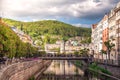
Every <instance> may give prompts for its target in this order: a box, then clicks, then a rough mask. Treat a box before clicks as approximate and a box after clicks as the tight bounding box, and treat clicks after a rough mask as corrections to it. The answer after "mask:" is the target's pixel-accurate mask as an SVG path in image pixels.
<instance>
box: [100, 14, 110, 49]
mask: <svg viewBox="0 0 120 80" xmlns="http://www.w3.org/2000/svg"><path fill="white" fill-rule="evenodd" d="M101 29H102V50H105V51H106V50H107V47H106V46H105V44H104V42H106V41H108V40H109V27H108V15H105V16H104V17H103V19H102V27H101ZM100 34H101V33H100Z"/></svg>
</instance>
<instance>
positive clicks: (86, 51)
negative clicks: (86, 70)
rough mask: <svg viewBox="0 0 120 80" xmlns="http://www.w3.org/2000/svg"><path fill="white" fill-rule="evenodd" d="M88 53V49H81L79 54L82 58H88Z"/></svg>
mask: <svg viewBox="0 0 120 80" xmlns="http://www.w3.org/2000/svg"><path fill="white" fill-rule="evenodd" d="M88 52H89V49H87V48H84V49H81V50H80V54H81V55H82V56H83V57H88Z"/></svg>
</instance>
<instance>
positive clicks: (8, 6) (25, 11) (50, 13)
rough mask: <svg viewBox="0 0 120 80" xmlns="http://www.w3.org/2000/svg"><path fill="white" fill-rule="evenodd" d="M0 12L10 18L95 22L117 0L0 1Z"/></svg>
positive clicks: (117, 0)
mask: <svg viewBox="0 0 120 80" xmlns="http://www.w3.org/2000/svg"><path fill="white" fill-rule="evenodd" d="M1 2H2V3H1V8H0V9H1V12H2V13H3V16H5V17H11V18H26V17H29V18H33V19H37V20H38V19H44V18H54V19H57V18H60V17H64V18H80V19H86V20H87V19H89V20H96V19H97V18H100V17H102V16H103V15H104V14H105V13H107V12H109V10H110V9H111V8H113V6H115V5H116V3H117V2H119V0H1Z"/></svg>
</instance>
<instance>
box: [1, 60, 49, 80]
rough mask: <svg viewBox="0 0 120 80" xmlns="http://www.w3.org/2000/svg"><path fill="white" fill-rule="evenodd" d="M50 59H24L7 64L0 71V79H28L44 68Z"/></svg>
mask: <svg viewBox="0 0 120 80" xmlns="http://www.w3.org/2000/svg"><path fill="white" fill-rule="evenodd" d="M49 64H50V61H42V60H35V61H26V62H20V63H15V64H12V65H9V66H7V67H6V68H4V69H3V70H2V71H1V72H0V80H28V79H29V78H30V77H31V76H33V75H36V74H37V73H39V72H40V71H43V69H45V68H46V66H48V65H49Z"/></svg>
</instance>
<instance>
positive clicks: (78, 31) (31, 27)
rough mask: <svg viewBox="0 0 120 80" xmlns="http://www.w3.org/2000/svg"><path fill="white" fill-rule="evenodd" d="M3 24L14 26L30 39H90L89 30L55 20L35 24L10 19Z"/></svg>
mask: <svg viewBox="0 0 120 80" xmlns="http://www.w3.org/2000/svg"><path fill="white" fill-rule="evenodd" d="M4 22H5V23H7V24H9V25H11V26H16V27H18V28H19V29H21V30H22V31H24V32H25V33H27V34H29V35H30V36H31V37H32V38H37V37H38V36H40V35H45V34H49V35H57V36H61V37H74V36H81V37H90V35H91V29H90V28H83V27H75V26H72V25H69V24H66V23H63V22H59V21H55V20H43V21H37V22H20V21H15V20H10V19H4Z"/></svg>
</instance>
